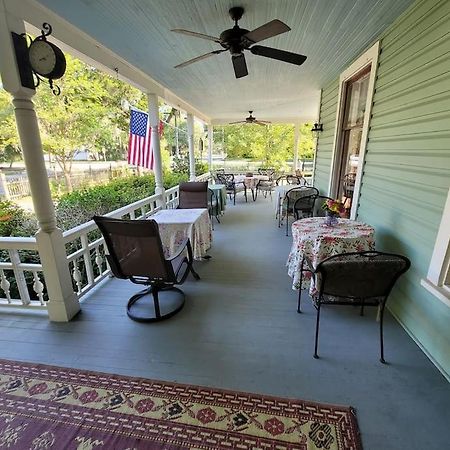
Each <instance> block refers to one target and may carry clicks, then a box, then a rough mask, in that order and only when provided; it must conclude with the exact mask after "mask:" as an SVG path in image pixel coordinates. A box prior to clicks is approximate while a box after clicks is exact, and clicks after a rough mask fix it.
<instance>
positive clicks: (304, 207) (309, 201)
mask: <svg viewBox="0 0 450 450" xmlns="http://www.w3.org/2000/svg"><path fill="white" fill-rule="evenodd" d="M308 189H309V191H310V192H311V193H310V194H308V195H305V196H302V197H299V198H298V199H297V200H296V201H295V203H294V217H295V220H298V219H300V218H302V217H312V215H313V212H314V204H315V202H316V198H317V196H318V195H319V190H318V189H317V188H315V187H312V186H311V187H309V188H308Z"/></svg>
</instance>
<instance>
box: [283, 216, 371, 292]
mask: <svg viewBox="0 0 450 450" xmlns="http://www.w3.org/2000/svg"><path fill="white" fill-rule="evenodd" d="M374 234H375V230H374V228H373V227H372V226H370V225H367V224H365V223H362V222H356V221H355V220H350V219H338V223H337V225H336V226H333V227H330V226H327V225H325V217H310V218H306V219H300V220H297V221H295V222H294V223H293V224H292V247H291V251H290V253H289V256H288V260H287V263H286V266H287V267H288V274H289V276H290V277H291V278H292V289H300V288H301V289H306V288H308V287H309V292H310V294H314V292H315V288H314V284H313V283H312V280H311V273H310V272H304V273H303V277H302V276H301V272H302V270H301V269H302V266H303V259H304V258H305V257H306V258H308V260H309V261H310V262H311V264H312V266H313V267H317V265H318V264H319V263H320V262H321V261H323V260H324V259H326V258H328V257H330V256H333V255H336V254H339V253H350V252H363V251H369V250H374V249H375V238H374ZM301 279H302V283H301V284H302V285H301V286H300V280H301Z"/></svg>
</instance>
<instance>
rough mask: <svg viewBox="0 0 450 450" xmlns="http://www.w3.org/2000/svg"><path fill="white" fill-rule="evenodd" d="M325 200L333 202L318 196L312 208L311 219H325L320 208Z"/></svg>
mask: <svg viewBox="0 0 450 450" xmlns="http://www.w3.org/2000/svg"><path fill="white" fill-rule="evenodd" d="M327 200H333V199H332V198H330V197H326V196H325V195H318V196H317V197H316V199H315V201H314V207H313V217H325V216H326V211H325V210H324V209H323V208H322V206H323V204H324V203H325V202H326V201H327Z"/></svg>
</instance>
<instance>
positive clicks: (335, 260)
mask: <svg viewBox="0 0 450 450" xmlns="http://www.w3.org/2000/svg"><path fill="white" fill-rule="evenodd" d="M305 261H306V264H307V266H308V267H307V270H309V271H311V272H312V275H313V278H314V281H315V287H316V294H314V295H313V303H314V306H315V307H316V310H317V318H316V334H315V343H314V358H318V357H319V356H318V354H317V348H318V340H319V320H320V310H321V306H322V305H355V306H360V307H361V310H360V311H361V312H360V314H361V315H363V313H364V307H365V306H376V307H378V308H379V309H378V311H379V320H380V361H381V362H382V363H385V362H386V361H385V360H384V345H383V316H384V308H385V305H386V301H387V298H388V296H389V294H390V292H391V290H392V288H393V287H394V284H395V283H396V281H397V280H398V278H399V277H400V275H402V274H403V273H405V272H406V271H407V270H408V269H409V267H410V265H411V263H410V261H409V259H408V258H406V257H405V256H402V255H396V254H392V253H382V252H375V251H372V252H370V251H369V252H359V253H358V252H357V253H342V254H338V255H334V256H331V257H329V258H327V259H325V260H323V261H322V262H320V263H319V264H318V265H317V267H316V268H314V267H312V266H311V263H310V262H309V261H308V260H307V259H305ZM300 301H301V290H300V293H299V305H298V311H299V312H300Z"/></svg>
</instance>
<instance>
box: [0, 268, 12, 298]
mask: <svg viewBox="0 0 450 450" xmlns="http://www.w3.org/2000/svg"><path fill="white" fill-rule="evenodd" d="M0 276H1V278H2V281H1V282H0V287H1V288H2V289H3V292H4V293H5V295H6V299H7V301H8V303H11V293H10V291H9V287H10V286H11V283H10V282H9V281H8V280H7V278H6V276H5V272H3V270H2V269H0Z"/></svg>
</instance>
